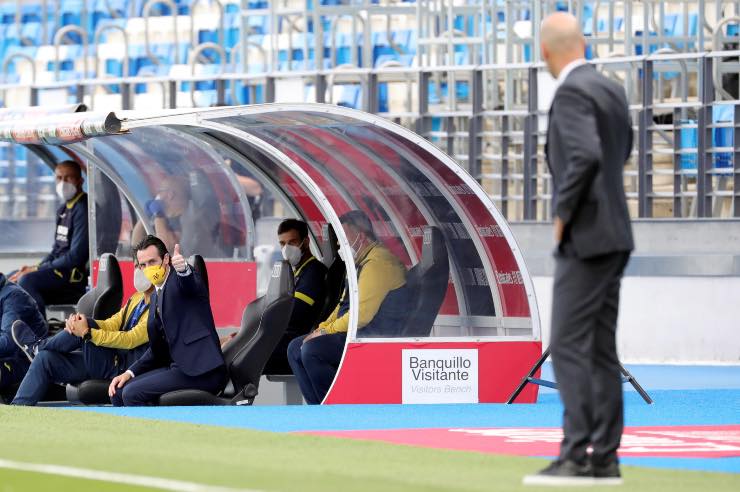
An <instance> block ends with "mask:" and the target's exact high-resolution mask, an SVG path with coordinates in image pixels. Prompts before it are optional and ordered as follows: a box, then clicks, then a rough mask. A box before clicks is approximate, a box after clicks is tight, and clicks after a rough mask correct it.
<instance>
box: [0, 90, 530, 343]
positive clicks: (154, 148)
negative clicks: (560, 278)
mask: <svg viewBox="0 0 740 492" xmlns="http://www.w3.org/2000/svg"><path fill="white" fill-rule="evenodd" d="M115 116H116V117H117V118H118V119H119V120H120V128H115V131H110V129H105V128H102V129H101V128H100V126H98V128H96V129H91V128H90V127H91V126H93V125H88V128H84V124H83V128H82V130H81V132H82V133H83V134H84V135H83V136H82V137H81V138H78V139H76V141H75V142H64V141H55V140H53V139H49V138H48V137H44V136H39V140H41V143H47V144H55V145H62V146H64V147H66V148H67V149H68V150H70V151H72V152H73V153H75V154H77V155H78V156H80V157H81V158H83V159H89V160H92V161H94V163H95V165H96V166H97V169H98V170H99V171H100V173H101V176H100V177H99V178H97V177H96V179H95V182H94V188H98V189H100V190H103V189H105V186H110V184H112V185H113V188H115V189H118V190H120V191H121V193H122V194H123V195H124V198H125V200H124V201H121V199H120V198H117V197H113V198H111V199H110V200H108V201H109V202H110V203H109V204H108V205H103V209H105V208H106V207H114V208H115V207H123V209H126V208H128V209H130V210H129V211H128V215H129V216H130V219H129V221H130V222H131V224H130V227H131V229H135V228H136V227H137V223H138V222H141V223H142V224H141V225H140V226H139V228H142V227H143V228H144V229H145V230H146V231H147V232H157V231H155V229H156V227H157V223H156V221H154V220H153V219H151V218H150V216H151V201H152V200H153V199H155V198H159V200H160V201H162V199H163V197H165V196H166V198H167V199H168V200H170V201H173V202H177V203H176V204H171V205H172V207H175V208H178V209H179V210H180V213H179V216H178V217H179V223H178V224H170V226H171V228H173V229H174V228H179V240H180V241H181V242H182V243H184V244H183V249H186V250H187V251H191V252H194V253H195V252H197V253H199V254H201V255H203V256H205V257H206V258H212V259H222V260H228V259H240V260H247V259H252V254H253V250H252V248H253V246H254V230H255V215H256V214H255V213H254V210H255V209H254V206H253V204H254V202H255V197H254V195H253V194H252V195H250V189H252V188H250V186H251V184H250V181H255V182H257V184H258V186H259V187H260V189H262V190H265V191H268V190H269V192H270V193H271V194H272V196H273V198H274V199H275V201H276V202H278V203H279V204H280V206H279V207H276V208H274V210H277V212H276V214H279V213H282V214H283V215H284V216H299V217H301V218H303V219H304V220H306V221H307V222H308V223H309V226H310V228H311V232H312V235H313V237H314V238H321V237H322V233H323V230H324V225H325V224H330V225H332V226H333V227H334V230H336V231H337V236H338V241H339V244H340V246H341V247H343V248H346V249H345V251H349V243H348V242H347V238H346V236H345V235H344V233H343V232H342V228H341V224H340V223H339V221H338V217H339V216H341V215H342V214H343V213H345V212H348V211H350V210H361V211H363V212H364V213H365V214H366V215H367V216H368V217H369V218H370V220H371V222H372V225H373V229H374V231H375V234H376V235H377V237H378V240H379V243H380V244H381V245H383V246H384V247H385V248H387V249H388V250H389V251H390V253H392V255H394V256H395V257H396V258H398V260H400V262H401V263H402V264H403V265H404V266H405V267H406V269H408V270H410V271H411V270H412V269H413V268H414V266H416V265H418V264H420V262H422V260H423V259H424V256H425V252H426V254H427V255H429V254H430V253H429V251H431V250H433V249H430V246H429V244H430V241H432V239H431V238H432V236H431V235H430V233H429V232H428V229H429V227H430V226H431V227H432V228H436V229H437V230H438V231H439V234H438V235H435V236H434V238H435V239H434V240H436V241H437V242H439V243H440V244H439V245H438V246H439V247H442V248H443V249H444V250H446V257H447V260H448V261H449V275H448V278H447V279H443V280H437V281H438V282H439V281H442V282H445V283H446V287H444V286H443V287H442V288H443V289H445V290H444V296H443V300H442V302H441V305H440V306H439V311H438V316H436V318H435V319H434V326H433V327H432V329H431V331H430V333H429V334H430V335H431V336H436V337H464V338H469V337H483V336H522V337H527V338H531V337H535V338H539V320H538V318H537V312H536V305H535V300H534V294H533V288H532V285H531V280H530V278H529V276H528V274H527V272H526V269H525V267H524V263H523V260H522V257H521V254H520V253H519V252H518V250H517V247H516V244H515V242H514V239H513V236H512V235H511V233H510V231H509V229H508V226H507V224H506V223H505V222H504V220H503V219H502V217H501V215H500V214H498V212H497V211H496V209H495V207H494V205H493V204H492V202H491V201H490V199H489V198H488V197H487V196H486V194H485V193H484V192H483V190H482V189H481V188H480V187H479V185H478V184H477V183H476V182H475V180H474V179H473V178H472V177H471V176H470V175H468V174H467V173H466V172H465V171H464V170H462V169H461V168H460V167H459V166H458V165H457V164H456V163H455V162H454V161H453V160H452V159H450V158H449V157H447V156H446V155H444V154H443V153H442V152H441V151H439V150H438V149H436V148H435V147H434V146H432V144H430V143H429V142H427V141H425V140H423V139H422V138H421V137H419V136H418V135H415V134H413V133H412V132H410V131H408V130H406V129H404V128H402V127H400V126H397V125H394V124H393V123H390V122H387V121H385V120H383V119H381V118H379V117H376V116H372V115H369V114H366V113H361V112H359V111H354V110H349V109H345V108H339V107H335V106H328V105H313V104H311V105H308V104H307V105H261V106H248V107H238V108H211V109H208V110H203V111H191V112H184V113H183V112H179V113H174V114H167V113H163V114H158V115H154V116H151V115H148V116H145V115H137V114H136V113H131V114H129V113H126V114H121V115H120V116H119V115H115ZM78 119H79V115H78ZM106 121H107V120H106ZM63 124H64V123H60V125H63ZM85 130H88V131H87V132H85ZM0 134H1V132H0ZM44 138H46V140H44ZM237 163H238V164H237ZM107 182H110V183H107ZM173 188H177V190H175V192H173ZM94 191H97V190H94ZM108 195H111V196H113V193H112V192H111V193H109V194H108ZM116 203H117V204H116ZM127 204H128V205H127ZM115 215H116V214H113V216H115ZM121 215H122V217H123V218H124V219H122V220H124V221H125V217H126V215H127V213H125V210H124V213H123V214H121ZM114 219H115V217H114ZM98 222H100V221H98ZM111 222H112V223H111ZM116 225H117V224H116V223H115V220H112V221H106V222H105V223H104V224H97V225H96V231H97V233H98V234H101V233H102V234H105V232H104V230H103V229H104V228H105V227H112V228H113V229H114V230H115V229H116ZM134 232H135V231H133V230H132V233H134ZM114 234H115V232H112V233H110V235H114ZM425 243H426V247H425ZM434 251H437V252H438V249H437V250H434ZM102 252H104V251H98V254H100V253H102ZM417 270H418V269H417ZM424 278H426V277H424ZM346 285H347V294H348V295H349V296H350V297H349V299H350V305H352V304H353V301H352V299H356V296H357V295H358V285H357V277H356V270H355V269H354V268H352V267H351V266H350V268H348V276H347V282H346ZM423 291H424V289H423V288H422V289H421V291H419V292H422V294H420V293H419V292H417V293H416V295H417V297H418V296H419V295H423ZM354 304H356V303H354ZM412 311H413V309H412V308H411V307H409V318H408V320H407V323H410V324H413V323H415V319H414V314H413V313H412ZM349 316H350V320H351V321H353V322H352V323H350V326H351V328H350V338H364V336H363V332H362V327H360V329H359V330H356V326H355V325H356V324H357V317H358V313H357V311H356V306H353V307H351V308H350V314H349ZM374 336H380V337H381V338H382V337H383V335H382V334H380V335H374ZM388 336H389V337H392V336H403V335H402V334H400V335H399V333H398V332H395V333H389V334H388Z"/></svg>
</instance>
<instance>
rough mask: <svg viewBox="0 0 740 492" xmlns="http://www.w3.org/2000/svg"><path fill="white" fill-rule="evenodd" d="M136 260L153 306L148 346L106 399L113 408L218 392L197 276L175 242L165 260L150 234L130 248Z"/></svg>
mask: <svg viewBox="0 0 740 492" xmlns="http://www.w3.org/2000/svg"><path fill="white" fill-rule="evenodd" d="M136 260H137V265H136V267H137V268H139V269H142V270H143V271H144V275H146V277H147V278H148V279H149V280H150V281H151V283H152V284H154V287H155V292H154V294H153V295H152V299H151V306H153V307H156V308H155V309H149V317H148V320H147V332H148V334H149V344H150V345H149V349H147V351H146V352H144V355H142V356H141V358H140V359H138V360H137V361H136V362H134V363H133V365H131V367H130V368H129V369H128V370H127V371H126V372H124V373H123V374H121V375H120V376H117V377H116V378H115V379H113V381H111V384H110V387H109V388H108V394H109V395H110V397H111V401H112V402H113V404H114V405H116V406H122V405H125V406H136V405H153V404H156V403H157V402H158V400H159V397H160V396H161V395H163V394H165V393H168V392H170V391H175V390H181V389H199V390H203V391H208V392H211V393H218V392H219V391H221V389H223V387H224V385H225V384H226V380H227V372H226V366H225V363H224V357H223V354H222V353H221V347H220V346H219V341H218V335H217V334H216V327H215V324H214V322H213V313H212V312H211V306H210V303H209V300H208V292H207V290H206V287H205V286H204V285H203V282H202V281H201V279H200V277H199V276H198V274H197V273H195V272H194V271H193V270H192V269H191V268H190V266H189V265H188V264H187V262H186V261H185V258H183V256H182V255H181V254H180V246H179V244H176V245H175V251H174V254H173V256H172V261H171V262H170V255H169V253H168V252H167V248H166V247H165V245H164V243H163V242H162V241H161V240H160V239H159V238H157V237H156V236H147V237H146V238H144V240H143V241H142V242H141V243H140V244H139V245H138V246H137V247H136ZM173 270H174V271H173ZM122 388H123V389H122ZM121 389H122V390H121Z"/></svg>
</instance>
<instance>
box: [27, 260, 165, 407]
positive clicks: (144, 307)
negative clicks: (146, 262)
mask: <svg viewBox="0 0 740 492" xmlns="http://www.w3.org/2000/svg"><path fill="white" fill-rule="evenodd" d="M134 287H135V288H136V290H137V292H136V293H135V294H134V295H132V296H131V297H130V298H129V300H128V301H127V302H126V305H125V306H124V307H123V309H121V310H120V311H119V312H118V313H116V314H114V315H113V316H111V317H110V318H108V319H106V320H94V319H87V317H86V316H85V315H84V314H79V313H77V314H72V315H71V316H70V317H69V319H67V322H66V326H65V328H64V330H63V331H60V332H59V333H57V334H56V335H54V336H53V337H51V338H46V339H44V340H41V341H40V342H39V341H37V340H38V339H37V338H36V337H35V336H34V333H33V332H32V331H31V329H30V328H29V327H28V325H27V324H25V323H23V322H20V321H17V322H16V323H15V324H13V340H14V341H15V343H16V345H18V347H19V348H20V349H21V350H22V352H23V354H24V355H25V356H26V357H27V358H28V360H30V361H31V367H30V368H29V369H28V372H27V373H26V377H25V378H23V382H22V383H21V386H20V388H18V392H17V393H16V395H15V399H13V405H35V404H36V403H38V402H39V400H40V399H41V398H42V397H43V396H44V394H46V391H47V389H48V388H49V385H50V384H51V383H70V384H77V383H81V382H82V381H86V380H88V379H112V378H113V377H115V376H117V375H119V374H121V372H123V371H124V370H125V369H126V368H127V367H129V366H130V365H131V364H132V363H133V362H134V361H136V360H137V359H138V358H139V357H141V355H142V354H143V353H144V351H145V350H146V349H147V347H148V341H149V338H148V337H147V331H146V321H147V313H148V310H149V299H150V298H151V295H152V292H154V286H153V285H152V283H151V282H150V281H149V280H148V279H147V278H146V276H145V275H144V272H143V271H141V270H140V269H137V270H136V271H135V273H134ZM80 349H81V350H80Z"/></svg>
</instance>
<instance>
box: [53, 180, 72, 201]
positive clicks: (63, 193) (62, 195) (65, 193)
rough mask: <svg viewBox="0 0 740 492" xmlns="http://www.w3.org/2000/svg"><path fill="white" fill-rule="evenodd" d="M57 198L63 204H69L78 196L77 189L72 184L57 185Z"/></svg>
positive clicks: (60, 183)
mask: <svg viewBox="0 0 740 492" xmlns="http://www.w3.org/2000/svg"><path fill="white" fill-rule="evenodd" d="M56 190H57V196H58V197H59V199H60V200H62V201H63V202H68V201H70V200H71V199H72V198H74V197H75V195H76V194H77V187H76V186H75V185H73V184H72V183H67V182H66V181H60V182H58V183H57V188H56Z"/></svg>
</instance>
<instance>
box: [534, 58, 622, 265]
mask: <svg viewBox="0 0 740 492" xmlns="http://www.w3.org/2000/svg"><path fill="white" fill-rule="evenodd" d="M631 150H632V126H631V123H630V116H629V111H628V107H627V98H626V96H625V92H624V89H623V88H622V87H621V86H620V85H619V84H617V83H616V82H614V81H612V80H609V79H607V78H606V77H604V76H603V75H601V74H599V73H598V72H597V71H596V70H595V69H594V68H593V67H592V66H591V65H582V66H580V67H577V68H575V69H574V70H573V71H572V72H571V73H570V74H569V75H568V76H567V77H566V79H565V80H564V81H563V83H562V84H561V85H560V87H559V88H558V89H557V91H556V92H555V98H554V99H553V103H552V107H551V108H550V118H549V127H548V131H547V145H546V146H545V154H546V156H547V163H548V166H549V167H550V172H551V174H552V178H553V184H554V192H553V210H554V213H555V215H557V216H558V217H560V219H561V220H562V221H563V223H564V225H565V227H564V234H563V240H562V242H561V244H560V245H558V246H559V248H560V249H561V251H566V252H569V253H570V254H572V255H574V256H576V257H578V258H590V257H594V256H599V255H603V254H607V253H614V252H619V251H631V250H632V249H633V248H634V244H633V241H632V228H631V225H630V218H629V212H628V210H627V200H626V197H625V193H624V184H623V170H624V164H625V162H626V161H627V159H628V158H629V155H630V152H631Z"/></svg>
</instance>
